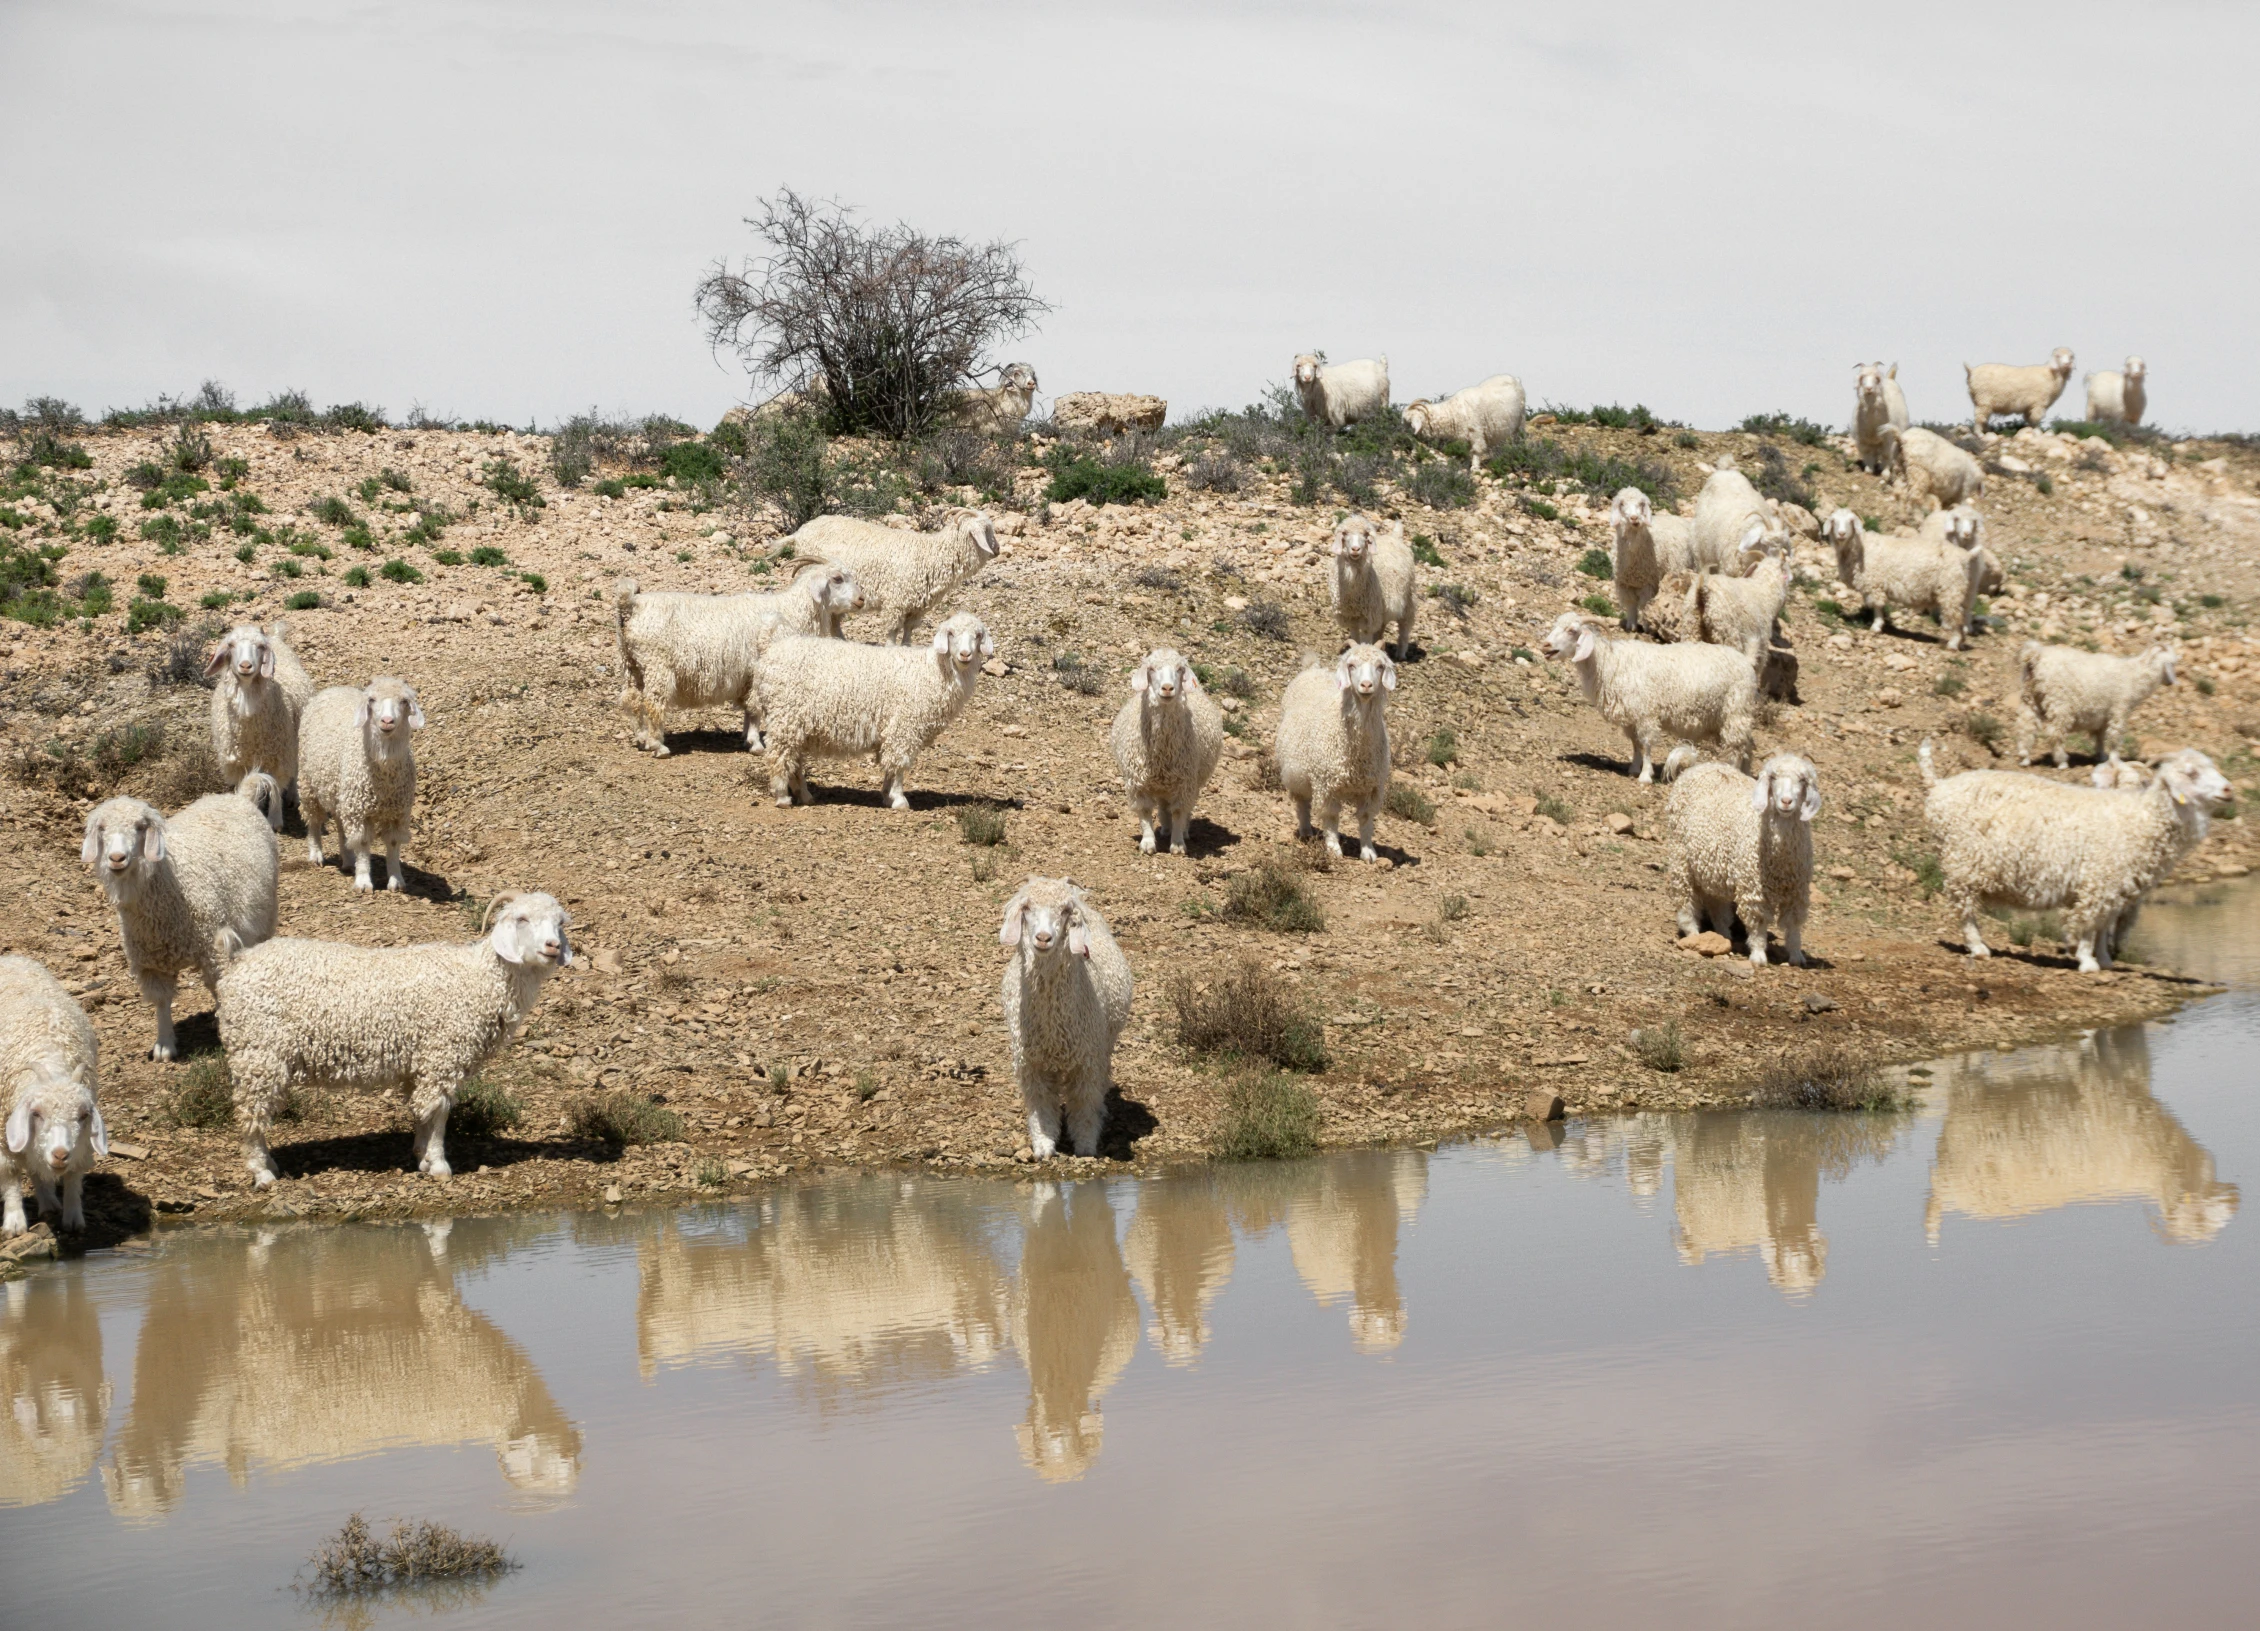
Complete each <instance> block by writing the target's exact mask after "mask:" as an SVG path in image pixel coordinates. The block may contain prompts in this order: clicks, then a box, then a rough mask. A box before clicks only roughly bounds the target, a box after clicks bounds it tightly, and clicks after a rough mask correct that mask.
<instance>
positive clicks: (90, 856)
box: [78, 816, 102, 866]
mask: <svg viewBox="0 0 2260 1631" xmlns="http://www.w3.org/2000/svg"><path fill="white" fill-rule="evenodd" d="M101 836H102V826H101V823H100V821H99V820H98V819H97V818H95V817H94V816H88V817H87V818H86V842H85V843H83V844H81V845H79V847H78V864H79V865H80V866H92V865H93V864H94V858H95V857H96V856H97V855H100V854H101V853H102V850H101V847H100V846H99V845H98V844H97V843H96V840H97V839H99V838H100V837H101Z"/></svg>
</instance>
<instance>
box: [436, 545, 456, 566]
mask: <svg viewBox="0 0 2260 1631" xmlns="http://www.w3.org/2000/svg"><path fill="white" fill-rule="evenodd" d="M432 559H433V560H435V561H437V562H438V563H439V564H440V565H442V566H461V565H462V564H463V552H462V551H461V550H459V549H435V550H433V551H432Z"/></svg>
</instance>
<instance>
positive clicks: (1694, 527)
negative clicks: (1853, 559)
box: [1688, 466, 1792, 577]
mask: <svg viewBox="0 0 2260 1631" xmlns="http://www.w3.org/2000/svg"><path fill="white" fill-rule="evenodd" d="M1753 524H1755V525H1756V526H1757V527H1758V529H1759V536H1760V537H1761V538H1762V539H1763V540H1764V543H1765V546H1766V547H1767V548H1769V549H1778V550H1780V551H1781V552H1782V553H1783V554H1784V555H1786V554H1788V553H1789V551H1790V548H1791V547H1792V540H1791V538H1790V535H1789V525H1788V523H1787V522H1785V521H1784V520H1782V518H1781V510H1780V508H1779V507H1778V506H1777V505H1775V504H1774V503H1772V502H1771V501H1770V500H1768V499H1767V498H1765V497H1764V496H1763V495H1761V494H1760V493H1759V491H1758V489H1757V488H1755V487H1753V486H1752V485H1751V484H1750V478H1749V477H1748V476H1745V475H1744V474H1743V473H1742V472H1741V471H1739V470H1736V469H1734V468H1732V467H1731V466H1729V467H1728V468H1726V469H1722V470H1717V471H1714V472H1713V473H1712V474H1711V476H1710V478H1709V479H1708V480H1706V481H1705V482H1704V483H1703V490H1702V491H1701V492H1700V493H1698V494H1696V495H1695V515H1694V519H1693V520H1692V521H1690V522H1689V523H1688V533H1689V537H1690V541H1691V543H1692V545H1693V549H1694V555H1695V559H1694V561H1693V562H1692V563H1691V564H1692V565H1693V566H1695V567H1697V568H1700V569H1703V570H1707V571H1711V572H1724V573H1725V574H1727V576H1729V577H1740V576H1741V575H1742V571H1743V569H1744V568H1745V567H1746V566H1748V565H1749V564H1750V561H1751V558H1752V557H1751V556H1750V555H1748V554H1745V553H1744V552H1743V548H1742V545H1743V540H1744V539H1746V538H1747V537H1748V536H1749V535H1750V528H1751V526H1752V525H1753Z"/></svg>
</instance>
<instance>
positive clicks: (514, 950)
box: [487, 917, 526, 963]
mask: <svg viewBox="0 0 2260 1631" xmlns="http://www.w3.org/2000/svg"><path fill="white" fill-rule="evenodd" d="M524 929H525V925H524V924H522V923H519V922H517V921H515V920H514V919H511V918H507V917H506V918H504V919H503V920H502V921H501V922H500V923H497V924H496V925H495V926H494V929H493V932H492V933H490V934H489V935H488V936H487V944H488V945H490V946H492V947H493V948H494V954H495V956H497V957H499V958H501V959H502V960H503V961H504V962H506V963H523V962H524V961H525V960H526V944H525V937H524Z"/></svg>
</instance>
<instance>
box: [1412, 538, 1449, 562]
mask: <svg viewBox="0 0 2260 1631" xmlns="http://www.w3.org/2000/svg"><path fill="white" fill-rule="evenodd" d="M1412 552H1413V559H1414V560H1416V561H1418V562H1419V563H1420V564H1421V565H1423V566H1435V567H1441V566H1442V565H1443V564H1444V557H1443V556H1442V555H1441V554H1439V553H1438V552H1437V549H1436V540H1435V539H1433V538H1431V537H1429V536H1428V534H1427V533H1425V532H1416V533H1414V534H1413V535H1412Z"/></svg>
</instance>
